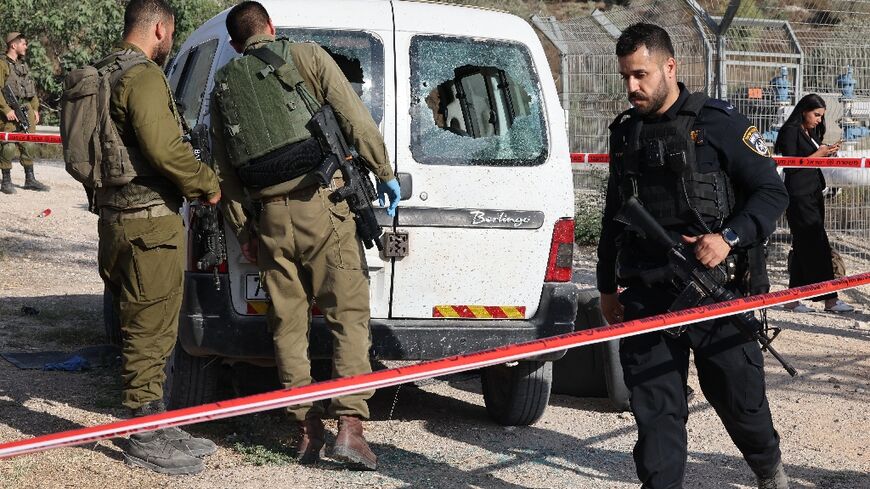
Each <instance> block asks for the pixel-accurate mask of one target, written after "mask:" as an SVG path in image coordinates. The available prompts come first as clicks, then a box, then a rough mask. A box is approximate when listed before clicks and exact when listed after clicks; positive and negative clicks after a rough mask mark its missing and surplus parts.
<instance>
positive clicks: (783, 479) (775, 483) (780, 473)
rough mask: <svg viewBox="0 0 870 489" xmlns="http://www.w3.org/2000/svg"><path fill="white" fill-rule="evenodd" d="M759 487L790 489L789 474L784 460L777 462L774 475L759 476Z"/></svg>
mask: <svg viewBox="0 0 870 489" xmlns="http://www.w3.org/2000/svg"><path fill="white" fill-rule="evenodd" d="M758 489H788V476H787V475H785V468H784V467H783V466H782V462H780V463H778V464H776V468H775V469H774V471H773V474H772V475H769V476H764V477H762V476H758Z"/></svg>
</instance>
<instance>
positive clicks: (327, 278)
mask: <svg viewBox="0 0 870 489" xmlns="http://www.w3.org/2000/svg"><path fill="white" fill-rule="evenodd" d="M330 193H331V191H330V190H328V189H322V188H318V187H316V186H315V187H308V188H305V189H301V190H297V191H294V192H292V193H290V194H289V195H288V196H286V197H285V198H279V199H272V200H270V201H268V202H265V203H264V204H263V209H262V213H261V216H260V221H259V224H260V229H259V233H260V246H259V249H258V253H259V257H258V266H259V267H260V270H261V271H262V273H263V279H264V283H265V287H266V292H268V294H269V296H270V297H271V305H270V306H269V309H268V311H267V313H266V319H267V322H268V324H269V328H270V329H271V330H272V334H273V338H274V341H275V357H276V361H277V363H278V373H279V377H280V379H281V382H282V383H283V384H284V386H285V387H298V386H302V385H308V384H310V383H311V381H312V380H311V362H310V359H309V355H308V337H309V328H310V319H311V318H310V309H311V304H312V301H316V303H317V307H318V308H319V309H320V311H321V312H323V315H324V318H325V319H326V322H327V324H328V326H329V328H330V331H331V333H332V338H333V359H332V362H333V363H332V376H333V378H336V377H347V376H350V375H356V374H361V373H368V372H371V363H370V361H369V346H370V344H371V337H370V332H369V314H370V313H369V285H368V279H367V277H366V274H365V270H364V268H363V255H362V250H361V246H360V242H359V240H358V239H357V237H356V224H355V223H354V221H353V215H352V214H351V213H350V210H349V209H348V207H347V204H346V203H344V202H341V203H338V204H333V203H332V202H330V201H329V195H330ZM373 393H374V392H373V391H367V392H364V393H360V394H351V395H348V396H344V397H338V398H335V399H332V402H331V403H330V406H329V415H331V416H345V415H354V416H360V417H363V418H368V416H369V410H368V403H367V402H366V401H367V400H368V399H369V398H370V397H371V396H372V394H373ZM288 412H289V413H290V416H291V417H292V418H293V419H295V420H303V419H305V418H306V417H307V416H322V415H323V408H322V406H320V405H319V404H314V405H312V404H304V405H299V406H293V407H291V408H289V409H288Z"/></svg>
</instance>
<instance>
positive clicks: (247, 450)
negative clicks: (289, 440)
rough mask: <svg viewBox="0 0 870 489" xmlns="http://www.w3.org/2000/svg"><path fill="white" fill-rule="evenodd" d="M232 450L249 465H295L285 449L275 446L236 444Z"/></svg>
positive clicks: (294, 461)
mask: <svg viewBox="0 0 870 489" xmlns="http://www.w3.org/2000/svg"><path fill="white" fill-rule="evenodd" d="M233 450H235V451H237V452H239V453H240V454H242V455H243V456H244V458H245V462H247V463H249V464H251V465H256V466H262V465H290V464H294V463H296V460H295V459H294V458H293V457H291V456H290V454H289V453H288V450H287V448H285V447H281V446H277V445H273V446H264V445H258V444H248V443H242V442H236V443H234V444H233Z"/></svg>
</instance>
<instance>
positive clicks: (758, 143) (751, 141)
mask: <svg viewBox="0 0 870 489" xmlns="http://www.w3.org/2000/svg"><path fill="white" fill-rule="evenodd" d="M743 144H745V145H746V146H747V147H749V149H751V150H752V151H753V152H754V153H757V154H758V155H760V156H764V157H765V158H770V149H769V148H768V147H767V143H766V142H765V141H764V138H763V137H762V136H761V133H760V132H758V129H757V128H756V127H755V126H749V127H748V128H746V132H744V133H743Z"/></svg>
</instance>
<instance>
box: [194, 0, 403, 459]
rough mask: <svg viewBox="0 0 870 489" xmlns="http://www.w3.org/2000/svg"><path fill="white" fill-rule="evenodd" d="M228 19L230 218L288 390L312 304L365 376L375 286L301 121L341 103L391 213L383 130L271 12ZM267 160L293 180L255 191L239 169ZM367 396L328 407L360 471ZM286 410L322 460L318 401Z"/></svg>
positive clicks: (343, 361)
mask: <svg viewBox="0 0 870 489" xmlns="http://www.w3.org/2000/svg"><path fill="white" fill-rule="evenodd" d="M226 24H227V30H228V31H229V34H230V38H231V40H230V44H231V45H232V46H233V48H234V49H235V50H236V51H237V52H239V53H242V54H243V56H242V57H241V58H238V59H235V60H233V61H230V62H229V63H228V64H227V65H226V66H224V67H223V68H221V69H220V70H219V71H218V73H217V74H216V75H215V88H214V91H213V92H212V102H211V131H212V142H213V145H214V150H213V153H214V158H215V161H216V164H217V168H218V175H219V178H220V180H221V189H222V190H223V192H224V195H225V196H226V197H227V198H226V199H225V201H224V211H225V215H226V218H227V220H228V222H229V223H230V224H231V226H232V227H233V228H234V229H235V232H236V234H237V237H238V239H239V243H240V244H241V246H242V251H243V253H244V254H245V256H246V257H247V258H248V260H250V261H251V262H255V263H257V265H258V266H259V268H260V270H261V273H262V276H263V277H264V282H265V288H266V291H267V292H268V293H269V296H270V297H271V306H270V307H269V310H268V312H267V322H268V325H269V327H270V329H271V330H272V334H273V338H274V342H275V356H276V358H277V363H278V371H279V375H280V378H281V381H282V383H283V384H284V386H285V387H297V386H302V385H307V384H310V383H311V373H310V361H309V358H308V328H309V310H310V307H311V303H312V301H314V300H316V302H317V306H318V307H319V308H320V310H321V311H323V315H324V317H325V318H326V320H327V322H328V324H329V327H330V329H331V331H332V334H333V339H334V341H333V345H334V350H333V375H335V376H338V377H346V376H350V375H356V374H361V373H366V372H370V371H371V364H370V362H369V353H368V352H369V344H370V338H369V337H370V333H369V287H368V282H367V279H366V276H365V271H364V261H363V256H362V252H361V249H360V248H361V247H360V242H359V240H358V239H357V237H356V226H355V224H354V220H353V219H352V216H351V215H350V210H349V208H348V206H347V203H346V202H339V203H333V202H332V201H330V199H329V196H330V195H331V194H332V192H333V190H334V189H335V188H337V187H338V186H340V185H341V184H342V180H341V178H340V177H338V176H337V177H336V178H335V179H334V180H333V182H332V185H331V186H330V187H328V188H324V187H321V186H320V185H318V184H317V180H316V178H315V177H314V175H313V174H312V173H311V172H310V170H312V169H313V168H312V167H311V166H309V165H310V164H311V163H314V164H315V165H316V164H317V163H319V161H320V159H322V157H320V156H319V155H320V153H319V145H318V142H317V140H316V139H314V138H313V137H312V135H311V133H310V132H309V131H308V129H306V123H307V122H308V121H309V119H310V118H311V115H312V113H313V110H315V109H316V107H319V105H320V104H327V103H328V104H330V105H331V106H332V107H333V108H334V110H335V113H336V116H337V118H338V121H339V124H340V125H341V127H342V131H343V132H344V135H345V137H346V138H347V140H348V142H350V143H352V144H354V145H355V146H356V148H357V150H358V151H359V154H360V155H361V156H362V158H363V159H364V160H365V162H366V164H367V165H368V166H369V167H370V168H371V170H372V171H373V172H374V174H375V175H376V176H377V178H378V179H379V180H380V181H381V182H383V183H384V184H385V187H386V188H387V189H388V192H389V196H390V200H391V205H390V208H389V209H388V213H390V214H391V215H393V214H394V213H395V209H396V206H397V205H398V202H399V195H400V193H399V185H398V183H397V181H396V179H395V176H394V175H393V170H392V168H391V167H390V164H389V158H388V157H387V150H386V146H385V145H384V140H383V137H382V136H381V134H380V132H379V131H378V128H377V125H375V123H374V121H373V120H372V117H371V115H370V114H369V112H368V110H367V109H366V107H365V105H363V103H362V101H361V100H360V99H359V97H358V96H357V95H356V93H355V92H354V91H353V88H352V87H351V85H350V83H349V82H348V81H347V79H346V78H345V77H344V75H343V74H342V72H341V70H340V69H339V68H338V65H336V63H335V62H334V61H333V59H332V58H331V57H330V56H329V55H328V54H327V53H326V51H324V50H323V49H322V48H321V47H320V46H318V45H316V44H313V43H302V44H293V43H290V42H288V41H287V40H277V41H276V40H275V27H274V26H273V25H272V21H271V19H270V18H269V14H268V13H267V12H266V9H265V8H263V6H262V5H260V4H259V3H257V2H242V3H240V4H238V5H236V6H235V7H233V9H232V10H230V12H229V14H228V15H227V19H226ZM264 59H266V60H269V62H268V63H267V62H266V61H263V60H264ZM250 101H253V103H250ZM252 127H259V128H266V129H267V130H268V132H269V135H270V137H269V138H266V137H262V135H261V134H258V133H253V132H254V131H253V130H252V129H251V128H252ZM312 154H314V155H315V156H313V157H312V156H311V155H312ZM288 155H295V156H288ZM300 155H301V157H300ZM264 158H265V159H269V160H270V161H272V162H279V161H280V162H281V163H280V165H282V168H281V172H282V173H284V174H287V175H288V177H287V179H283V178H282V179H277V178H276V179H275V181H274V182H270V184H269V185H267V186H265V187H256V188H255V187H254V186H252V185H251V184H250V181H249V180H244V179H242V178H241V177H240V174H239V170H243V169H245V168H246V167H247V166H249V165H257V164H260V163H262V162H263V161H265V160H264ZM303 160H309V161H303ZM276 164H277V163H276ZM291 174H292V175H297V176H291ZM249 198H250V200H251V201H253V203H255V205H256V206H257V207H258V209H257V211H258V213H259V220H258V222H257V226H256V229H257V233H258V235H259V240H257V239H255V238H254V236H253V235H252V231H253V229H254V226H253V225H252V223H251V220H250V219H249V218H248V215H247V214H246V213H245V210H244V208H243V203H245V202H247V201H248V199H249ZM258 258H259V261H258ZM371 395H372V392H366V393H362V394H353V395H348V396H344V397H339V398H336V399H332V402H331V404H330V406H329V414H330V415H331V416H335V417H338V418H339V428H338V435H337V437H336V441H335V447H334V449H333V455H334V456H335V457H336V458H338V459H340V460H344V461H346V462H349V463H350V464H351V466H352V467H353V468H357V469H367V470H376V468H377V457H376V456H375V454H374V453H372V451H371V449H370V448H369V446H368V444H367V443H366V441H365V438H364V437H363V427H362V422H361V418H368V415H369V410H368V404H367V402H366V401H367V400H368V399H369V398H370V397H371ZM289 414H290V416H291V417H292V418H293V419H294V420H295V421H296V422H297V423H298V427H299V436H298V447H297V456H298V459H299V461H300V463H305V464H310V463H314V462H316V461H317V460H318V458H319V454H320V451H321V449H322V448H323V445H324V426H323V422H322V420H321V419H322V417H323V415H324V409H323V407H321V406H320V405H319V404H317V405H312V404H304V405H299V406H294V407H292V408H290V409H289Z"/></svg>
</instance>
